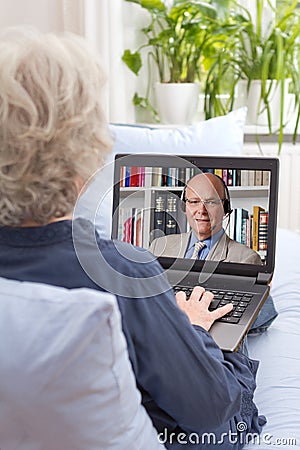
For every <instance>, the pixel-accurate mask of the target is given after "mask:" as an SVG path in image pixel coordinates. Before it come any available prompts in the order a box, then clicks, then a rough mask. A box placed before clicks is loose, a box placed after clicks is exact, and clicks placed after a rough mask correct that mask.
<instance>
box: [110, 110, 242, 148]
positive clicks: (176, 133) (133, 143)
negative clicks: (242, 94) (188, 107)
mask: <svg viewBox="0 0 300 450" xmlns="http://www.w3.org/2000/svg"><path fill="white" fill-rule="evenodd" d="M246 114H247V108H246V107H243V108H239V109H237V110H235V111H232V112H230V113H229V114H227V115H224V116H220V117H215V118H213V119H209V120H206V121H203V122H199V123H196V124H194V125H189V126H181V127H172V128H170V127H164V128H150V127H141V126H128V125H110V129H111V132H112V136H113V138H114V140H115V143H114V147H113V154H116V153H170V154H175V155H176V154H177V155H182V154H186V155H190V154H191V155H221V156H222V155H232V156H233V155H240V154H241V153H242V147H243V139H244V125H245V120H246Z"/></svg>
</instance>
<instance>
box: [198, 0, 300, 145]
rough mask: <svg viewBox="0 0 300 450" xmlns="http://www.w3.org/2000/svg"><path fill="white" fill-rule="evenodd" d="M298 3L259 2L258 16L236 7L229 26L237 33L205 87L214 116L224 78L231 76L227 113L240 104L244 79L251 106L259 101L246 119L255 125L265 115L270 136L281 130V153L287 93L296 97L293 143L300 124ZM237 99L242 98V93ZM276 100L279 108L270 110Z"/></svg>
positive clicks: (299, 17) (208, 104)
mask: <svg viewBox="0 0 300 450" xmlns="http://www.w3.org/2000/svg"><path fill="white" fill-rule="evenodd" d="M297 5H298V0H281V1H280V3H279V5H278V7H277V8H274V7H273V6H272V4H271V3H270V1H269V0H256V15H255V17H254V18H253V16H252V15H251V13H250V12H249V11H248V10H247V9H246V8H244V7H243V6H241V5H239V4H238V3H235V5H234V8H232V9H231V13H230V26H231V28H232V30H234V32H233V33H232V34H231V37H230V38H228V39H227V41H226V46H225V48H224V51H223V52H222V53H221V54H220V55H218V58H217V59H216V61H215V64H214V65H213V66H212V68H211V70H210V73H209V74H208V77H207V84H206V99H207V104H206V108H207V110H209V112H210V113H211V112H213V111H214V109H215V110H216V109H217V108H220V102H219V100H218V97H217V96H218V94H219V93H220V89H221V86H222V80H223V79H226V76H227V77H230V76H231V91H230V95H229V98H230V102H229V103H228V105H229V109H230V108H232V106H233V105H236V104H237V102H235V94H236V89H235V88H236V86H239V88H240V86H241V81H244V83H245V85H246V88H245V90H244V96H245V101H246V103H247V105H248V108H249V106H250V101H251V100H252V101H253V99H254V98H256V102H255V106H254V108H255V111H254V113H251V110H250V111H249V112H248V115H250V116H251V115H252V117H253V116H254V118H255V122H256V124H257V123H259V121H260V120H261V118H262V117H263V115H265V117H266V122H267V126H268V129H269V133H270V134H273V133H274V132H278V143H279V152H280V149H281V146H282V141H283V132H284V128H285V126H286V121H287V119H286V117H285V112H286V111H285V109H286V99H287V94H288V89H290V92H292V94H293V99H294V104H293V109H294V110H295V112H296V121H295V127H294V141H295V140H296V135H297V129H298V123H299V114H300V107H299V105H300V97H299V95H300V94H299V92H300V89H299V88H300V80H299V35H300V15H299V10H298V9H297ZM266 11H269V12H270V13H271V14H270V15H269V19H267V18H266V17H265V15H266ZM287 82H288V83H289V88H287ZM237 99H238V101H240V100H241V92H240V93H239V96H238V97H237ZM275 99H276V100H277V105H276V107H275V109H273V110H272V107H271V105H272V101H273V100H275ZM240 104H241V103H239V105H240ZM228 105H227V106H228ZM225 112H227V111H225ZM276 116H277V118H276ZM276 119H277V120H276ZM275 122H278V123H276V124H275Z"/></svg>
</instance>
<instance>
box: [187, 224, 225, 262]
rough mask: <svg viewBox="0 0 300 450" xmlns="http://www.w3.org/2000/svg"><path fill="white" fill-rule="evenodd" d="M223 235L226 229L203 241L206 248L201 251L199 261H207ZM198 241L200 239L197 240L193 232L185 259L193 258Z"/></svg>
mask: <svg viewBox="0 0 300 450" xmlns="http://www.w3.org/2000/svg"><path fill="white" fill-rule="evenodd" d="M223 233H224V229H223V228H222V229H221V230H220V231H218V232H217V233H216V234H213V235H212V236H211V237H210V238H208V239H205V240H204V241H201V242H203V243H204V244H205V245H206V246H205V247H204V248H202V249H201V250H200V251H199V254H198V259H206V258H207V255H208V254H209V252H210V250H211V249H212V247H213V246H214V245H215V243H216V242H218V240H219V239H220V238H221V236H222V235H223ZM198 240H199V239H197V237H196V235H195V234H194V232H193V231H192V234H191V237H190V241H189V244H188V247H187V251H186V252H185V256H184V257H185V258H191V257H192V254H193V252H194V246H195V244H196V242H198Z"/></svg>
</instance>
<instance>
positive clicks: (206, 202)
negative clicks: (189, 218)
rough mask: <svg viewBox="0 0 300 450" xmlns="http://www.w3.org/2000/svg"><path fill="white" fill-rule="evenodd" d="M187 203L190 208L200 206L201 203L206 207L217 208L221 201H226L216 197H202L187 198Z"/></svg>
mask: <svg viewBox="0 0 300 450" xmlns="http://www.w3.org/2000/svg"><path fill="white" fill-rule="evenodd" d="M185 201H186V203H187V204H188V205H189V207H190V208H198V207H199V206H200V205H201V203H202V205H203V206H204V207H205V208H215V207H216V206H218V205H219V204H220V203H223V202H224V199H220V198H219V199H215V200H202V199H201V198H197V199H188V198H187V199H186V200H185Z"/></svg>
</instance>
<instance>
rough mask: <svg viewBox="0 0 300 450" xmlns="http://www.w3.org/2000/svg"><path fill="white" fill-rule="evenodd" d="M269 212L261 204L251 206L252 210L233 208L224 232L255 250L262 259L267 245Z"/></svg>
mask: <svg viewBox="0 0 300 450" xmlns="http://www.w3.org/2000/svg"><path fill="white" fill-rule="evenodd" d="M268 220H269V214H268V212H267V211H265V210H264V209H263V208H262V207H261V206H258V205H255V206H253V210H252V212H249V211H247V210H246V209H243V208H234V209H233V211H232V213H231V214H230V220H229V224H228V227H227V229H226V232H227V233H228V235H229V237H231V239H234V240H235V241H237V242H240V243H241V244H245V245H247V246H248V247H250V248H252V249H253V250H255V251H257V252H258V253H259V255H260V257H261V259H262V260H265V259H266V255H267V246H268Z"/></svg>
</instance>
